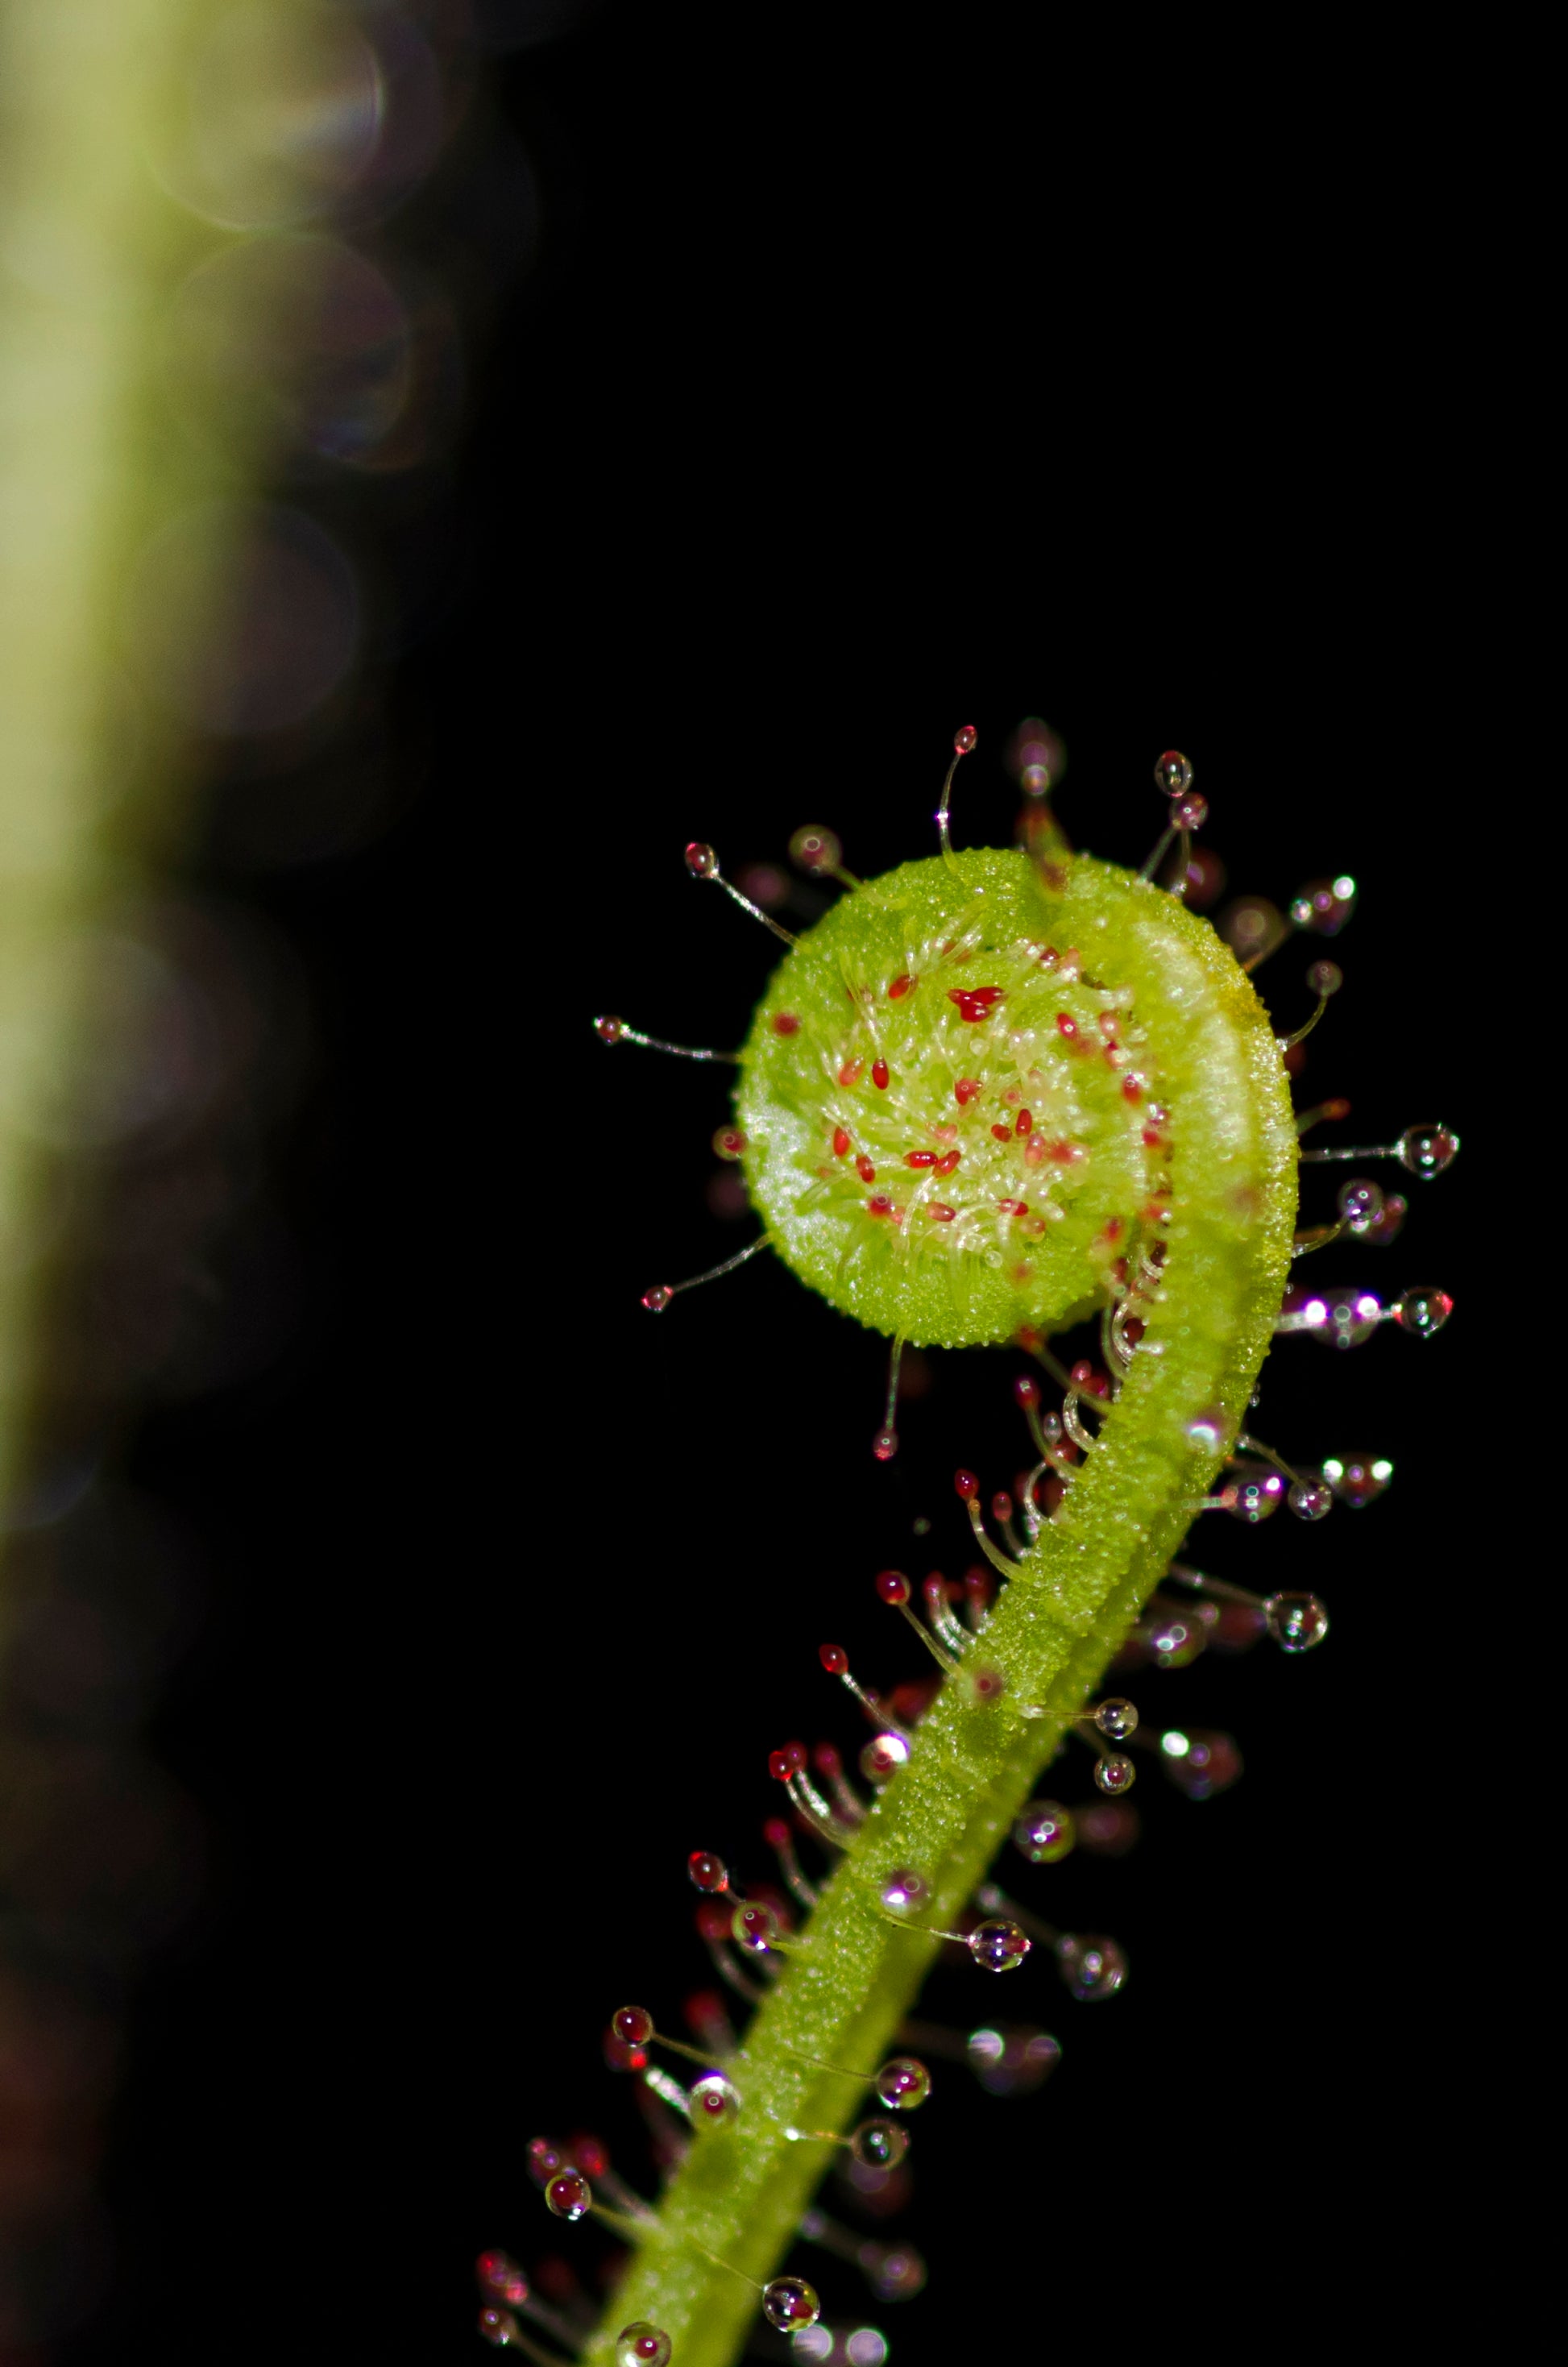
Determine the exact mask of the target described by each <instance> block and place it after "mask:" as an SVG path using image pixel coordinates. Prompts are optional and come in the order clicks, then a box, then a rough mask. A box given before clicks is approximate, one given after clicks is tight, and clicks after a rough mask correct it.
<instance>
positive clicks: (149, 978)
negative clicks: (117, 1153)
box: [32, 929, 220, 1150]
mask: <svg viewBox="0 0 1568 2367" xmlns="http://www.w3.org/2000/svg"><path fill="white" fill-rule="evenodd" d="M71 960H72V965H73V969H74V970H75V972H76V976H77V979H78V981H79V983H78V987H77V995H78V1000H79V1003H80V1006H81V1008H82V1011H83V1014H84V1015H83V1022H82V1025H81V1028H80V1040H79V1042H78V1043H77V1045H76V1046H75V1047H74V1048H73V1059H72V1062H71V1067H70V1072H69V1076H68V1077H67V1076H64V1075H62V1077H61V1079H60V1080H59V1082H58V1085H57V1088H56V1091H55V1093H53V1095H52V1096H51V1097H49V1098H47V1099H40V1102H39V1106H38V1109H37V1111H36V1114H35V1116H34V1118H33V1121H32V1130H33V1132H34V1133H35V1134H36V1135H37V1136H38V1137H39V1139H41V1140H43V1141H46V1142H51V1143H53V1144H55V1145H56V1146H57V1147H59V1148H60V1149H62V1150H63V1149H73V1150H109V1149H110V1148H112V1147H113V1146H114V1145H116V1144H118V1143H122V1142H125V1141H128V1140H129V1139H130V1138H131V1137H133V1136H139V1135H144V1134H147V1133H150V1132H152V1130H153V1129H155V1128H159V1127H168V1126H169V1125H170V1124H171V1123H173V1122H175V1121H176V1120H186V1119H188V1118H189V1117H190V1116H193V1115H194V1114H195V1113H196V1112H197V1110H199V1109H200V1108H201V1106H202V1105H203V1104H205V1103H206V1101H207V1100H208V1099H209V1096H210V1095H211V1093H212V1092H213V1091H214V1089H215V1087H216V1084H217V1082H218V1078H219V1075H220V1048H219V1046H218V1043H217V1040H216V1033H215V1029H214V1026H213V1023H212V1017H211V1014H210V1013H209V1010H208V1008H207V1006H206V1003H205V1002H204V1000H203V998H202V996H201V995H200V993H199V991H197V988H196V986H195V984H194V982H193V981H192V980H187V979H186V978H183V977H182V976H181V974H180V972H179V971H178V970H177V969H176V968H175V967H174V965H173V964H172V963H171V962H169V961H168V960H166V959H165V957H164V955H163V954H162V953H161V952H160V951H159V950H158V949H157V948H156V947H155V946H151V945H147V944H145V943H142V942H141V941H140V940H139V939H137V938H135V937H131V936H127V935H121V934H118V933H117V932H115V931H112V930H107V929H104V930H97V931H95V932H94V933H93V934H91V935H85V936H83V937H81V938H80V939H78V941H77V942H76V945H75V946H73V949H72V954H71Z"/></svg>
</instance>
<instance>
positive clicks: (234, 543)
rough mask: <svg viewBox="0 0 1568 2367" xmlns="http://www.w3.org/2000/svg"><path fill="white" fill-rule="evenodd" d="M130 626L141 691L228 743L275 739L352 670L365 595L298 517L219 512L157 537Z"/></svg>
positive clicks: (135, 594)
mask: <svg viewBox="0 0 1568 2367" xmlns="http://www.w3.org/2000/svg"><path fill="white" fill-rule="evenodd" d="M126 622H127V632H128V638H129V640H130V644H131V648H132V651H133V652H134V654H135V657H136V659H137V660H138V661H139V663H140V667H141V674H142V677H143V680H144V681H145V683H146V685H148V687H149V688H151V689H152V691H154V692H155V693H156V695H157V696H158V697H160V698H162V699H163V700H164V702H165V703H166V704H167V705H168V706H170V707H172V708H174V709H175V711H176V712H177V713H178V714H179V715H181V716H182V717H183V718H184V719H186V722H188V723H192V724H194V725H195V726H196V727H197V730H202V731H208V732H212V733H214V734H217V735H220V736H223V737H228V736H231V735H243V734H248V733H251V732H266V731H280V730H286V729H287V728H288V726H289V725H290V724H295V723H299V722H302V721H303V720H304V719H305V718H306V717H307V716H309V715H311V714H313V713H314V712H315V710H316V709H317V708H319V707H321V705H322V704H323V703H324V702H325V700H326V699H328V698H329V697H331V696H332V694H333V691H334V690H336V689H337V687H338V685H340V684H341V683H342V682H343V680H344V676H345V675H346V674H347V673H348V671H349V668H350V667H351V666H352V664H353V663H354V660H355V654H356V652H357V650H358V645H359V629H360V602H359V590H358V585H357V583H356V582H355V575H354V571H353V570H352V568H351V567H350V566H349V563H348V561H347V560H346V559H345V558H344V554H343V552H342V551H341V550H340V549H339V548H338V546H337V544H336V543H335V542H334V541H333V539H332V538H331V537H330V536H329V535H327V534H325V533H323V532H322V530H321V527H319V526H317V525H316V524H315V523H314V522H313V520H311V519H310V518H308V517H306V516H304V515H302V514H301V513H300V512H299V511H298V510H293V509H285V508H283V507H280V506H276V505H271V506H269V505H264V504H247V503H229V502H214V503H210V504H206V505H205V506H203V507H201V508H198V509H194V510H188V511H186V512H185V513H184V514H183V515H181V516H179V517H177V518H175V519H173V520H171V522H170V523H169V524H168V525H167V526H166V527H164V528H163V530H162V532H161V533H159V534H158V535H156V536H154V538H153V539H152V542H151V543H150V544H149V545H148V547H147V549H145V550H144V551H143V553H142V555H141V561H140V562H139V564H138V566H137V568H136V571H135V574H134V577H133V580H132V585H131V593H130V604H129V613H128V616H127V620H126Z"/></svg>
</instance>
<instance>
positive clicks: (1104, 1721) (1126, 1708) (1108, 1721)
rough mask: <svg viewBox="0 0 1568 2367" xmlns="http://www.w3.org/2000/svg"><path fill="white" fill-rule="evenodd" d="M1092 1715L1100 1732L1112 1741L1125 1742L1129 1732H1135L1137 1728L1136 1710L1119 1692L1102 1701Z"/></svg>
mask: <svg viewBox="0 0 1568 2367" xmlns="http://www.w3.org/2000/svg"><path fill="white" fill-rule="evenodd" d="M1093 1715H1094V1722H1095V1724H1096V1726H1097V1727H1099V1728H1100V1732H1101V1734H1103V1735H1106V1736H1108V1737H1109V1738H1110V1739H1111V1741H1112V1742H1125V1741H1126V1739H1127V1737H1128V1736H1129V1735H1130V1734H1136V1732H1137V1730H1138V1713H1137V1711H1136V1710H1135V1709H1134V1706H1133V1704H1132V1703H1131V1702H1130V1701H1123V1700H1122V1697H1121V1695H1120V1694H1113V1695H1112V1696H1111V1699H1110V1700H1108V1701H1102V1702H1101V1703H1100V1705H1099V1707H1098V1708H1097V1709H1096V1710H1095V1712H1094V1714H1093Z"/></svg>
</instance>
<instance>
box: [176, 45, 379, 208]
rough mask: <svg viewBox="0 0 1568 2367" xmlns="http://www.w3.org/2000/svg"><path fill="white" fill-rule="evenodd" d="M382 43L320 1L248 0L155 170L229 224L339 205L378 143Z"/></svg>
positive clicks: (181, 111) (187, 96) (210, 53)
mask: <svg viewBox="0 0 1568 2367" xmlns="http://www.w3.org/2000/svg"><path fill="white" fill-rule="evenodd" d="M384 105H385V90H384V85H383V81H382V73H381V67H380V63H379V61H378V57H377V53H376V49H375V46H374V44H373V42H372V41H371V40H369V39H368V38H367V35H366V33H365V31H364V29H363V28H361V27H359V26H357V25H355V23H353V22H352V21H351V19H350V17H349V16H348V14H347V12H346V11H344V10H341V9H333V8H329V7H325V6H319V5H316V0H241V5H238V6H234V7H231V8H230V9H229V10H228V11H227V12H226V13H225V14H224V15H223V16H221V17H220V18H219V19H218V21H217V23H216V24H215V25H214V26H213V27H212V28H211V30H210V32H209V34H208V36H207V39H206V40H205V41H204V42H202V44H201V45H200V47H199V48H198V49H197V51H196V53H195V55H194V57H193V58H192V60H191V62H190V64H189V66H188V67H187V69H186V74H185V75H184V77H183V80H182V84H181V86H180V87H179V88H178V89H177V91H176V92H175V94H174V98H173V104H172V106H171V108H170V110H169V119H168V124H167V128H166V130H165V134H164V139H163V141H162V143H161V144H160V146H159V147H158V149H157V151H156V152H155V153H154V156H153V160H152V161H153V166H154V170H155V171H156V173H157V175H158V177H159V179H160V180H161V181H162V183H163V185H164V187H165V188H166V189H167V190H168V192H169V194H170V195H171V196H172V197H174V198H177V199H178V200H179V202H180V203H181V204H182V205H184V206H186V207H188V208H189V209H190V210H191V211H192V212H193V213H196V214H199V215H201V216H202V217H203V219H204V220H206V221H212V222H217V223H219V224H220V225H221V226H222V227H223V228H224V229H226V230H261V229H279V228H283V227H286V226H288V225H289V224H292V223H298V222H305V221H311V220H313V219H314V218H315V217H317V216H319V215H321V214H324V213H327V212H330V211H331V210H332V209H333V205H334V203H335V202H336V201H338V200H340V199H341V198H344V196H345V195H346V194H347V193H348V192H349V191H351V190H352V189H353V188H354V187H355V185H356V184H357V183H358V182H359V181H360V180H361V179H362V178H363V176H365V175H366V174H367V171H368V169H369V167H370V165H371V163H372V160H373V159H374V157H375V154H376V150H377V146H378V142H379V140H380V136H381V131H382V124H383V116H384Z"/></svg>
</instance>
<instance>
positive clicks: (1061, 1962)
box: [1056, 1931, 1127, 2005]
mask: <svg viewBox="0 0 1568 2367" xmlns="http://www.w3.org/2000/svg"><path fill="white" fill-rule="evenodd" d="M1056 1965H1057V1969H1058V1971H1059V1972H1060V1973H1061V1976H1062V1978H1063V1979H1064V1980H1065V1981H1066V1985H1067V1987H1068V1988H1070V1989H1071V1991H1072V1993H1073V1995H1074V1997H1076V1998H1077V1999H1079V2000H1080V2001H1081V2002H1082V2003H1084V2004H1085V2005H1098V2004H1099V2003H1100V2000H1101V1999H1105V1998H1112V1997H1114V1996H1115V1995H1116V1992H1117V1990H1118V1989H1119V1988H1122V1984H1123V1982H1124V1981H1125V1980H1126V1978H1127V1958H1126V1954H1125V1953H1124V1951H1123V1949H1122V1945H1121V1943H1120V1942H1119V1941H1116V1940H1108V1939H1107V1938H1106V1937H1105V1936H1104V1934H1103V1933H1100V1932H1081V1931H1066V1932H1064V1933H1063V1935H1062V1937H1061V1939H1060V1940H1058V1941H1057V1942H1056Z"/></svg>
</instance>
